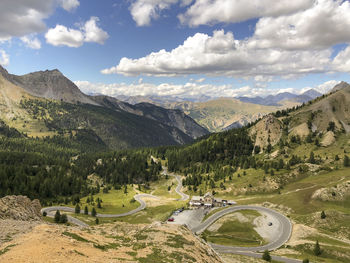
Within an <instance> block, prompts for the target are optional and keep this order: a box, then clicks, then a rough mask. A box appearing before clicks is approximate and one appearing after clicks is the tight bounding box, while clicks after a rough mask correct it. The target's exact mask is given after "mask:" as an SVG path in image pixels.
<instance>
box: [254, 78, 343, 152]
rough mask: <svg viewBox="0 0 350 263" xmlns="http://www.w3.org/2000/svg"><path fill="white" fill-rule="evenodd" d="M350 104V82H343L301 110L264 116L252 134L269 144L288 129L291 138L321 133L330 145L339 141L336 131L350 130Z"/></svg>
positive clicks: (263, 144)
mask: <svg viewBox="0 0 350 263" xmlns="http://www.w3.org/2000/svg"><path fill="white" fill-rule="evenodd" d="M349 105H350V85H349V84H348V83H346V82H342V83H341V84H338V85H337V86H335V87H334V88H333V91H332V92H331V93H329V94H327V95H324V96H322V97H319V98H317V99H315V100H313V101H311V102H310V103H308V104H306V105H304V106H300V107H298V108H297V110H294V111H290V112H288V111H285V112H284V113H281V114H270V115H268V116H266V117H264V118H263V119H262V120H260V121H259V122H258V123H257V124H255V125H254V126H253V127H252V128H251V130H250V132H251V133H250V134H251V136H252V137H253V138H255V145H257V146H259V147H261V148H265V147H267V145H268V144H269V142H268V141H270V143H271V145H272V146H274V145H276V144H277V143H278V142H279V141H280V139H282V138H283V136H284V135H283V134H284V132H283V131H284V130H287V131H288V138H290V137H291V136H299V137H300V138H301V139H305V138H306V137H308V136H315V135H317V136H318V137H319V140H320V143H321V145H323V146H328V145H330V144H332V143H333V142H334V141H335V136H336V133H338V132H343V133H350V108H349ZM268 138H269V140H268ZM288 138H284V139H285V140H286V139H288Z"/></svg>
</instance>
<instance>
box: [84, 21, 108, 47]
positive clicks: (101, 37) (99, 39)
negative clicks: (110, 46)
mask: <svg viewBox="0 0 350 263" xmlns="http://www.w3.org/2000/svg"><path fill="white" fill-rule="evenodd" d="M99 21H100V19H99V18H98V17H95V16H93V17H91V18H90V20H89V21H87V22H86V23H85V25H84V27H83V31H84V32H85V42H95V43H99V44H101V45H102V44H104V43H105V41H106V40H107V39H108V38H109V35H108V34H107V32H105V31H103V30H102V29H101V28H99V27H98V25H97V23H98V22H99Z"/></svg>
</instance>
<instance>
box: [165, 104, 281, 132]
mask: <svg viewBox="0 0 350 263" xmlns="http://www.w3.org/2000/svg"><path fill="white" fill-rule="evenodd" d="M164 107H165V108H169V109H180V110H182V111H184V112H185V113H186V114H187V115H188V116H190V117H191V118H192V119H194V120H195V121H196V122H198V123H199V124H200V125H201V126H203V127H205V128H206V129H208V130H209V131H211V132H219V131H222V130H224V129H225V128H227V127H228V126H230V125H231V124H233V123H235V122H239V123H241V124H242V125H243V124H246V123H249V122H252V121H255V120H257V119H259V118H261V117H262V116H264V115H266V114H268V113H270V112H274V111H276V110H277V109H279V108H278V107H274V106H263V105H258V104H251V103H245V102H241V101H239V100H237V99H234V98H219V99H214V100H210V101H206V102H189V101H186V102H179V103H176V102H174V103H168V104H165V105H164Z"/></svg>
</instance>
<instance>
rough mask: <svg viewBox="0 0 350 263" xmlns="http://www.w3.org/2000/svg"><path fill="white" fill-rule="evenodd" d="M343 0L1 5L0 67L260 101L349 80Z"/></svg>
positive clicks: (96, 86)
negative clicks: (281, 93) (284, 93)
mask: <svg viewBox="0 0 350 263" xmlns="http://www.w3.org/2000/svg"><path fill="white" fill-rule="evenodd" d="M349 14H350V3H349V1H340V0H294V1H290V0H288V1H287V0H279V1H275V0H249V1H248V0H30V1H29V0H16V1H13V0H1V1H0V64H1V65H2V66H4V67H5V68H6V69H7V70H8V71H9V72H10V73H13V74H18V75H22V74H26V73H29V72H33V71H39V70H46V69H59V70H60V71H61V72H62V73H63V74H64V75H65V76H67V77H68V78H69V79H71V80H72V81H74V82H75V83H76V84H77V86H78V87H79V88H80V89H81V90H82V91H83V92H85V93H88V94H104V95H110V96H120V95H125V96H136V95H144V96H146V95H147V96H149V95H156V96H167V97H170V96H174V97H178V98H182V99H194V100H195V99H196V98H199V97H201V96H209V97H213V98H214V97H237V96H251V97H252V96H266V95H269V94H276V93H279V92H285V91H288V92H294V93H302V92H304V91H306V90H308V89H310V88H314V89H316V90H318V91H320V92H323V93H324V92H327V91H329V90H330V89H331V88H332V87H333V86H334V85H336V84H337V83H339V82H340V81H348V82H350V75H349V73H350V46H349V43H350V15H349Z"/></svg>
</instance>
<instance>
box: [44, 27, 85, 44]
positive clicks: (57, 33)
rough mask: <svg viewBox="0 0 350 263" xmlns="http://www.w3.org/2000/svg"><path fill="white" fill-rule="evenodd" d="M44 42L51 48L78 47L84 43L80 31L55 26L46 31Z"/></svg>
mask: <svg viewBox="0 0 350 263" xmlns="http://www.w3.org/2000/svg"><path fill="white" fill-rule="evenodd" d="M45 38H46V42H47V43H49V44H51V45H53V46H68V47H80V46H82V45H83V43H84V35H83V33H82V32H81V31H80V30H75V29H71V28H67V27H65V26H62V25H56V27H55V28H50V29H49V31H47V33H46V35H45Z"/></svg>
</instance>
